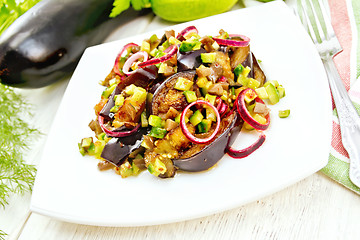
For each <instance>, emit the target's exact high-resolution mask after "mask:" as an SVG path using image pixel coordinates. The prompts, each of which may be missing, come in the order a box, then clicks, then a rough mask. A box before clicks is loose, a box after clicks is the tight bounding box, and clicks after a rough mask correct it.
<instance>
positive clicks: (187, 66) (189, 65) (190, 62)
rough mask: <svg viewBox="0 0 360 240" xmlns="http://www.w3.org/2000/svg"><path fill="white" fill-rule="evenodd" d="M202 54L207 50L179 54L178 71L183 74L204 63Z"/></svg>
mask: <svg viewBox="0 0 360 240" xmlns="http://www.w3.org/2000/svg"><path fill="white" fill-rule="evenodd" d="M201 53H206V50H205V49H203V48H201V49H199V50H195V51H189V52H180V51H178V53H177V71H178V72H183V71H187V70H194V69H196V68H197V67H199V66H200V65H201V63H202V61H201Z"/></svg>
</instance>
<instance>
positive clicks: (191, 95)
mask: <svg viewBox="0 0 360 240" xmlns="http://www.w3.org/2000/svg"><path fill="white" fill-rule="evenodd" d="M184 95H185V98H186V101H187V102H188V103H192V102H195V101H196V100H197V97H196V93H195V92H194V91H184Z"/></svg>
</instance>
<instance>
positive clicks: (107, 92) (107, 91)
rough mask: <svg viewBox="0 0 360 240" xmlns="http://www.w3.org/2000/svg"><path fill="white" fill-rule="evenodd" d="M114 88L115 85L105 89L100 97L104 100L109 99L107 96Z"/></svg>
mask: <svg viewBox="0 0 360 240" xmlns="http://www.w3.org/2000/svg"><path fill="white" fill-rule="evenodd" d="M116 86H117V85H116V84H114V85H112V86H110V87H108V88H106V89H105V90H104V91H103V92H102V94H101V95H102V96H103V97H104V98H109V96H110V95H111V93H112V92H113V91H114V90H115V88H116Z"/></svg>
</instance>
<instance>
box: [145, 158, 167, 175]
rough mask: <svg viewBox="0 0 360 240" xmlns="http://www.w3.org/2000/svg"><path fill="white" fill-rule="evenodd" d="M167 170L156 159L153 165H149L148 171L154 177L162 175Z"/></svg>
mask: <svg viewBox="0 0 360 240" xmlns="http://www.w3.org/2000/svg"><path fill="white" fill-rule="evenodd" d="M166 170H167V168H166V166H165V164H164V163H163V162H161V161H160V160H159V159H158V158H156V159H155V161H154V162H153V163H149V165H148V171H149V172H150V173H151V174H153V175H155V176H159V175H160V174H164V173H165V172H166Z"/></svg>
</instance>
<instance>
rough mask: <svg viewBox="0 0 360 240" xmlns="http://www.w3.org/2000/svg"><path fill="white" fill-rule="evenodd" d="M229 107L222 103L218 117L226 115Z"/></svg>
mask: <svg viewBox="0 0 360 240" xmlns="http://www.w3.org/2000/svg"><path fill="white" fill-rule="evenodd" d="M228 108H229V106H228V105H227V104H226V103H223V104H222V105H221V108H220V111H219V114H220V117H223V116H224V114H225V113H226V111H227V110H228Z"/></svg>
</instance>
